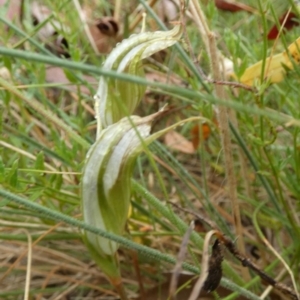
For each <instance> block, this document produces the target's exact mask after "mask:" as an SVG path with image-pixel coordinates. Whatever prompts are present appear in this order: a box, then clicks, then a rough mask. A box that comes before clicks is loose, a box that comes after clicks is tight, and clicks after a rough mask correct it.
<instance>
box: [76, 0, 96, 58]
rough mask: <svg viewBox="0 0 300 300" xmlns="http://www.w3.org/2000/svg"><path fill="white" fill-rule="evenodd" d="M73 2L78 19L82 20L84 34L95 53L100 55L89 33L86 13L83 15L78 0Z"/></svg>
mask: <svg viewBox="0 0 300 300" xmlns="http://www.w3.org/2000/svg"><path fill="white" fill-rule="evenodd" d="M73 3H74V6H75V8H76V10H77V12H78V15H79V18H80V20H81V22H82V25H83V28H84V31H85V34H86V36H87V38H88V40H89V42H90V44H91V46H92V48H93V50H94V51H95V53H96V54H97V55H100V52H99V50H98V48H97V46H96V43H95V40H94V38H93V36H92V34H91V31H90V28H89V25H88V23H87V20H86V15H85V13H84V11H83V10H82V7H81V5H80V3H79V1H78V0H73Z"/></svg>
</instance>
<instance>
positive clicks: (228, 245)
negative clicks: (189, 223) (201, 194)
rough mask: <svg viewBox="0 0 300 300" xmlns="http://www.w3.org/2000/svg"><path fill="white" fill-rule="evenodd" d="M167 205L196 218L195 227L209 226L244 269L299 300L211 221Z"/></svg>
mask: <svg viewBox="0 0 300 300" xmlns="http://www.w3.org/2000/svg"><path fill="white" fill-rule="evenodd" d="M169 203H170V204H172V205H173V206H175V207H177V208H178V209H180V210H182V211H185V212H187V213H189V214H192V215H193V216H195V217H196V218H197V220H195V225H197V223H198V224H199V222H204V223H205V224H207V225H209V226H210V227H211V228H212V229H213V230H214V231H215V235H216V237H217V239H218V240H219V241H220V243H222V244H223V245H224V246H225V247H226V249H227V250H228V251H229V252H230V253H231V254H232V255H233V256H234V257H235V258H236V259H237V260H239V261H240V262H241V264H242V265H243V266H244V267H247V268H249V269H251V270H253V271H254V272H255V273H256V274H257V275H258V276H259V277H260V278H261V279H262V280H263V281H265V282H266V283H267V284H269V285H272V286H273V287H274V288H275V289H277V290H278V291H280V292H282V293H283V294H285V295H287V296H288V297H289V298H290V299H293V300H299V298H298V296H297V294H296V292H295V291H294V290H293V289H292V288H290V287H289V286H287V285H286V284H284V283H281V282H278V281H276V280H275V279H273V278H272V277H270V276H269V275H268V274H266V273H265V272H264V271H263V270H261V269H260V268H259V267H258V266H257V265H256V264H255V263H254V262H252V260H251V259H250V258H248V257H246V256H245V255H244V254H242V253H241V252H240V251H239V250H238V249H237V248H236V246H235V245H234V242H233V241H232V240H231V239H230V238H229V237H227V236H226V235H225V234H224V233H222V232H221V231H220V230H219V229H218V227H217V225H216V224H215V223H214V222H213V221H211V220H209V219H207V218H205V217H204V216H202V215H199V214H197V213H195V212H193V211H191V210H188V209H184V208H182V207H180V206H179V205H177V204H175V203H172V202H169Z"/></svg>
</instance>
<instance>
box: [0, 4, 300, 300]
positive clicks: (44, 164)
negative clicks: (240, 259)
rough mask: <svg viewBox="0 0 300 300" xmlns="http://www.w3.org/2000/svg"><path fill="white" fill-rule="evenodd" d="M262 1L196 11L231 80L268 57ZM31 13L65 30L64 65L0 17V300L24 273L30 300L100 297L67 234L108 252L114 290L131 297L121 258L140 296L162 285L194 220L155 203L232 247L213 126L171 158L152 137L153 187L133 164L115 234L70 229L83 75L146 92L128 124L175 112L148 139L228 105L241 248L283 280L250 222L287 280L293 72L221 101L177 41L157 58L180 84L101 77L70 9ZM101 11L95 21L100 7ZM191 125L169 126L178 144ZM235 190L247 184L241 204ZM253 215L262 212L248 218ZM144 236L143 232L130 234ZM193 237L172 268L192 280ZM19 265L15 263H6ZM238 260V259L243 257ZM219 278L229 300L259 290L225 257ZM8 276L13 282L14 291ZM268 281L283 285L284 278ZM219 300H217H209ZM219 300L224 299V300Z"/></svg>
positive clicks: (85, 133)
mask: <svg viewBox="0 0 300 300" xmlns="http://www.w3.org/2000/svg"><path fill="white" fill-rule="evenodd" d="M102 2H103V3H104V2H105V3H106V1H102ZM141 2H142V4H143V5H145V4H144V1H141ZM272 2H273V1H247V3H248V4H249V5H252V6H253V7H255V8H256V10H257V13H256V14H248V13H246V12H240V13H236V14H233V13H229V12H222V11H219V10H217V9H216V8H215V7H214V5H213V4H212V3H213V2H212V1H211V3H209V5H208V6H204V13H205V15H206V17H207V19H208V24H209V26H210V29H211V30H213V31H214V32H215V33H216V34H217V46H218V48H219V49H220V50H221V52H222V53H223V55H224V56H226V57H228V58H230V59H231V60H232V61H233V63H234V70H235V73H236V75H237V76H241V75H242V74H243V72H244V70H245V69H246V68H247V67H248V66H250V65H251V64H254V63H255V62H257V61H259V60H261V59H263V58H266V57H267V56H268V55H270V50H271V49H272V46H273V42H272V41H267V39H266V34H267V30H269V29H270V28H271V26H273V24H274V22H275V20H274V16H277V17H278V15H276V13H277V14H278V13H280V8H278V7H276V5H274V7H273V5H272ZM289 2H290V3H291V2H292V1H289ZM44 3H45V4H46V5H48V6H49V7H51V9H52V15H51V17H50V18H49V19H47V21H46V23H51V22H52V20H57V21H58V22H60V23H62V24H63V25H64V26H67V27H68V28H69V32H68V33H67V34H66V33H65V32H62V34H65V37H66V38H67V40H68V43H69V53H70V55H71V58H70V59H64V58H59V57H56V56H55V55H54V54H52V53H51V52H50V51H49V50H47V49H46V47H45V45H43V43H42V42H41V41H40V39H39V38H38V36H37V33H36V31H37V29H36V28H35V27H34V26H33V25H32V23H31V22H30V19H29V18H28V14H25V15H24V18H25V19H24V21H23V24H19V23H18V22H15V21H11V20H8V19H7V17H6V15H5V14H4V13H3V14H2V15H1V16H0V28H1V32H2V35H1V38H0V44H1V46H0V54H1V57H0V67H1V68H4V67H5V68H7V70H8V72H9V74H10V77H9V78H6V77H3V76H0V120H1V122H0V220H1V221H0V226H1V232H0V240H1V245H0V247H1V252H2V253H5V257H2V258H1V265H0V287H1V288H0V290H1V292H0V297H1V298H3V299H16V297H19V298H18V299H21V298H22V295H23V294H24V286H25V275H26V272H27V271H28V272H30V273H31V285H30V290H31V292H30V293H31V295H35V296H37V295H39V294H41V293H42V294H43V295H59V294H60V293H63V292H66V293H67V291H68V289H69V288H70V287H73V288H72V289H71V290H70V292H69V294H68V295H69V296H73V297H74V296H82V297H84V296H86V295H92V296H91V297H97V296H99V295H101V293H102V292H101V291H100V288H101V287H103V289H105V290H110V292H113V289H112V288H111V287H110V286H109V285H108V283H107V281H106V280H105V279H104V276H103V274H102V273H101V271H100V270H98V269H97V267H96V266H95V264H94V263H93V261H92V259H91V258H90V256H89V254H88V251H87V250H86V248H85V246H84V244H83V242H82V240H81V237H80V229H86V230H90V231H92V232H94V233H97V234H100V235H102V236H105V237H107V238H110V239H113V240H115V241H118V242H119V243H120V244H121V252H120V257H121V262H122V263H121V269H122V274H123V277H124V278H125V287H126V289H127V290H131V291H136V293H137V294H138V290H139V286H138V278H139V277H138V275H137V274H136V270H135V268H134V263H133V261H134V258H133V257H134V254H133V250H136V251H137V253H138V259H139V263H138V266H139V269H140V274H141V275H140V276H141V279H142V281H143V282H144V285H145V287H151V286H156V285H157V281H158V280H159V278H160V277H161V276H162V277H163V278H164V277H165V274H164V272H165V271H171V270H172V268H173V264H174V263H175V262H176V255H177V253H178V249H179V247H180V242H181V238H182V236H183V235H184V232H185V230H186V228H187V227H188V224H189V223H190V221H191V220H192V219H193V218H194V217H193V216H192V215H187V214H184V213H183V212H181V211H178V210H177V209H176V208H174V207H172V206H171V205H169V204H168V202H166V201H172V202H176V203H177V204H178V205H180V206H182V207H185V208H189V209H191V210H193V211H194V212H197V213H199V214H202V215H205V216H206V217H208V218H210V219H211V220H213V221H214V222H215V223H216V224H217V225H218V226H219V227H220V229H221V230H222V231H223V232H224V233H226V234H227V235H228V236H230V237H231V238H232V239H233V240H234V239H235V238H238V237H236V236H235V228H234V222H233V218H232V216H231V206H230V201H229V200H230V199H229V198H228V196H227V192H226V181H225V173H226V172H225V166H224V162H223V156H222V154H223V153H222V145H221V141H220V132H219V129H218V125H212V126H211V134H210V137H209V138H208V140H206V141H204V142H201V143H200V146H199V149H198V150H197V151H196V152H195V153H194V154H184V153H180V152H177V151H174V150H172V149H170V148H168V147H166V146H165V144H164V142H163V140H162V139H161V140H160V141H157V142H155V143H153V144H152V145H151V146H150V147H149V149H150V152H151V153H152V155H153V158H154V161H155V162H156V166H157V169H158V170H159V173H160V176H161V178H162V179H163V180H162V183H163V186H161V184H159V182H158V181H157V180H155V179H156V175H155V170H154V168H153V166H152V164H151V162H150V160H149V158H148V156H147V155H145V154H142V155H141V156H140V157H139V158H138V162H137V166H136V168H135V172H134V179H133V180H134V181H133V185H132V189H133V191H132V207H133V208H132V210H133V211H132V215H131V219H130V221H129V223H128V228H127V231H126V232H125V234H124V237H119V236H115V235H113V234H110V233H107V232H102V231H101V230H99V229H97V228H92V227H91V226H88V225H87V224H85V223H84V222H83V221H81V207H80V181H81V172H82V168H83V166H84V160H85V156H86V153H87V151H88V149H89V147H90V145H91V144H92V143H93V142H94V141H95V134H96V131H95V128H96V122H95V120H94V117H93V114H92V113H91V110H92V109H93V99H92V96H93V95H94V94H95V92H96V91H95V86H94V85H92V84H91V82H87V81H86V80H85V78H84V76H83V75H89V76H91V77H92V78H94V80H93V81H94V82H98V80H99V76H105V77H107V78H117V79H120V80H125V81H128V82H135V83H139V84H142V85H147V86H148V87H149V88H150V92H151V94H147V95H146V96H145V99H143V100H142V102H141V104H140V106H139V108H138V109H137V112H136V114H138V115H140V116H145V115H148V114H150V113H152V112H155V111H157V109H158V107H161V106H162V105H163V104H165V103H169V105H170V106H171V107H172V108H175V112H174V113H173V114H172V115H169V116H166V117H164V118H163V119H162V120H159V122H158V123H157V124H155V126H154V130H155V131H157V130H159V129H161V128H163V127H166V126H168V125H170V124H173V123H175V122H176V121H178V120H181V119H185V118H188V117H191V116H198V115H199V114H200V115H201V116H203V117H204V118H206V119H208V120H209V121H210V122H211V123H212V124H213V121H214V107H215V106H216V105H217V106H226V107H228V108H231V109H233V110H234V111H235V112H236V114H237V119H238V128H236V127H235V125H234V122H233V121H232V120H231V121H232V122H231V123H230V128H231V136H232V143H233V146H234V148H233V149H234V151H233V153H232V155H233V158H234V167H235V173H236V175H237V186H238V188H237V192H238V199H239V204H240V213H241V218H242V222H243V230H244V238H245V241H246V245H247V251H248V250H251V248H252V247H255V248H256V249H257V252H258V253H259V256H260V260H259V261H258V263H259V265H260V266H261V268H262V269H264V270H266V271H267V273H268V274H269V275H270V276H271V277H273V278H276V276H277V275H278V274H279V273H280V272H282V271H283V270H284V267H283V265H282V264H280V263H279V261H278V259H277V258H276V257H275V256H274V255H273V254H272V253H271V252H270V249H268V247H267V246H265V244H264V243H263V242H262V240H261V239H260V238H259V236H258V233H257V231H256V228H255V226H256V227H257V226H259V228H260V230H262V232H263V234H264V236H265V237H266V238H267V239H268V241H269V242H270V243H271V244H272V245H273V246H274V247H275V248H276V250H277V252H278V253H280V255H281V256H282V257H283V259H284V260H285V261H286V263H287V265H289V267H290V268H291V270H292V272H293V274H294V276H295V281H296V283H298V282H299V281H300V278H299V263H300V261H299V257H300V255H299V253H300V219H299V211H300V205H299V199H300V188H299V182H300V152H299V147H300V144H299V133H300V130H299V126H300V103H299V89H298V86H299V68H297V67H296V68H295V70H293V71H290V72H289V73H288V75H287V76H286V77H285V79H284V81H283V82H281V83H279V84H274V85H270V86H268V87H267V88H265V87H264V86H257V89H258V92H257V93H252V92H249V91H247V90H244V89H239V90H238V92H233V89H232V88H230V87H226V92H227V94H228V98H229V99H219V98H218V97H216V96H215V94H214V85H213V84H211V83H209V82H207V81H205V80H204V79H203V78H202V76H201V74H200V73H199V72H198V69H197V66H196V62H195V61H194V60H193V58H192V56H191V54H190V53H188V52H189V51H188V50H189V49H188V46H187V43H186V42H184V41H182V42H181V43H179V44H178V45H177V46H174V47H172V48H171V49H168V50H167V52H166V58H165V60H164V61H163V65H164V66H165V67H167V68H168V69H169V72H170V74H176V76H178V78H180V80H181V83H182V84H178V85H174V84H173V85H172V84H169V83H161V82H149V81H148V80H147V79H144V78H139V77H135V76H129V75H126V74H118V73H116V72H113V71H105V70H102V69H101V65H102V63H103V61H104V59H105V56H104V55H101V56H97V55H96V54H95V53H94V52H93V49H92V47H91V46H90V44H89V42H88V40H87V38H86V36H85V33H84V31H83V27H82V24H81V21H80V19H79V17H78V14H77V13H76V10H75V8H74V5H73V2H72V1H64V2H63V3H61V1H44ZM275 4H276V3H275ZM98 5H99V7H100V6H101V4H100V3H99V4H98ZM131 5H132V7H131V8H130V9H129V5H127V6H126V8H127V9H128V11H127V12H126V14H124V18H125V15H126V18H128V20H129V21H130V20H131V18H132V16H131V15H130V14H131V12H132V11H133V8H134V7H135V4H131ZM26 8H27V10H28V9H30V1H25V9H26ZM104 10H105V11H109V8H107V7H106V8H105V9H104ZM99 11H101V8H99ZM263 12H264V13H263ZM152 18H154V19H155V20H156V21H157V23H156V25H155V26H157V27H156V28H157V29H160V28H161V27H163V26H166V25H164V24H163V23H162V22H161V20H159V18H158V16H157V15H156V14H153V11H152V10H149V11H148V28H149V30H150V28H151V27H150V26H151V24H150V21H149V20H150V19H152ZM71 20H72V21H71ZM74 20H75V21H74ZM159 21H160V22H159ZM277 21H278V20H277ZM43 25H45V24H43ZM167 25H168V26H169V24H167ZM152 26H153V25H152ZM163 29H165V28H163ZM186 30H187V33H188V36H189V38H190V43H191V45H192V51H193V53H194V54H195V57H197V58H199V66H200V67H201V68H202V69H203V72H204V73H205V74H208V73H209V72H210V69H209V62H208V60H207V53H205V48H204V45H203V42H202V40H201V38H200V37H199V33H198V31H197V28H196V26H195V25H194V23H192V21H191V20H189V19H188V21H187V28H186ZM298 35H299V28H297V27H295V28H294V29H293V30H292V31H289V32H288V33H287V34H285V35H283V36H282V38H280V40H279V41H278V42H277V45H276V47H275V50H274V51H275V53H279V52H281V51H283V50H284V49H285V48H286V46H288V45H289V44H291V43H292V42H293V41H294V40H296V39H297V37H298ZM47 65H53V66H57V67H60V68H62V69H63V70H64V72H65V74H66V76H67V78H68V79H69V81H70V82H71V83H72V84H74V85H75V89H74V90H72V92H70V91H69V90H68V88H69V84H62V83H61V82H59V81H58V82H57V83H51V84H49V83H47V82H46V79H45V78H46V72H47ZM147 67H149V64H148V63H147ZM149 68H150V70H152V71H151V72H154V71H153V70H155V71H157V69H158V67H154V66H152V65H151V64H150V67H149ZM2 70H3V69H2ZM161 72H163V71H161ZM167 76H168V74H166V77H167ZM84 86H85V87H87V88H88V90H89V94H88V95H87V94H86V93H84V92H82V91H81V90H80V88H81V87H84ZM157 99H160V101H161V102H160V103H158V101H157ZM149 100H151V101H149ZM176 109H177V110H176ZM194 125H195V123H192V124H191V123H187V124H185V125H184V126H182V127H179V128H177V129H176V130H177V132H179V133H181V134H182V135H183V136H185V137H186V138H187V139H188V140H191V133H190V130H191V128H192V127H193V126H194ZM238 149H241V150H242V152H243V157H244V160H245V162H246V173H247V176H248V177H247V178H244V177H243V176H242V175H241V166H240V160H239V157H238ZM153 177H154V182H152V180H151V178H153ZM246 183H247V184H248V185H249V187H250V191H249V194H248V193H247V191H246V189H245V184H246ZM165 191H166V192H165ZM8 200H9V201H8ZM262 203H265V204H263V205H262ZM259 205H262V206H261V207H260V209H259V210H258V211H256V213H255V214H254V212H255V210H256V208H257V207H258V206H259ZM254 224H256V225H255V226H254ZM144 227H145V228H149V231H147V230H146V231H145V232H144V231H143V228H144ZM129 231H130V233H129ZM28 235H30V236H31V237H32V241H30V240H29V239H28ZM39 237H40V238H41V239H40V240H38V242H37V245H35V246H33V247H32V249H33V254H32V262H31V268H30V269H26V259H25V258H26V257H27V248H28V247H29V246H30V245H31V244H32V243H34V242H35V241H36V240H37V239H38V238H39ZM202 237H203V234H200V236H199V234H197V233H194V234H193V235H192V237H191V243H190V248H189V251H190V254H189V255H187V257H186V263H185V264H184V268H185V269H187V270H189V271H191V272H193V273H197V272H199V270H200V268H201V266H200V261H201V260H200V253H201V249H202ZM12 249H13V250H12ZM129 249H131V250H129ZM193 253H194V255H193ZM20 255H24V257H25V258H24V259H23V260H21V261H20V262H17V263H16V264H15V265H13V264H14V262H15V261H16V260H17V259H18V257H20ZM247 255H248V256H250V257H251V254H250V252H249V251H248V252H247ZM47 258H48V260H47ZM251 258H252V259H253V260H255V258H254V257H251ZM43 259H44V260H43ZM10 267H11V269H10ZM223 269H224V277H223V280H222V282H221V285H222V286H223V287H226V288H228V289H229V290H230V291H232V292H240V293H241V294H243V295H244V297H246V298H248V299H259V297H258V296H256V295H260V294H261V293H262V292H263V291H264V289H265V286H264V285H263V284H261V282H260V281H259V280H258V279H257V277H255V274H252V273H251V278H252V281H251V282H250V283H248V285H247V286H246V287H244V288H242V287H243V285H244V284H245V280H244V279H242V277H241V268H240V267H239V265H238V263H236V261H235V260H234V259H233V258H232V257H231V256H230V255H226V258H225V262H224V263H223ZM6 272H7V273H6ZM51 272H52V273H51ZM82 274H83V275H82ZM4 275H5V278H3V277H4ZM56 276H57V277H56ZM59 276H62V277H59ZM80 276H82V277H80ZM16 278H17V282H18V283H17V284H14V280H16ZM59 278H60V279H59ZM82 278H83V279H82ZM99 278H100V279H99ZM75 279H76V280H77V281H76V280H75ZM126 279H127V280H126ZM129 279H132V280H131V281H130V280H129ZM59 280H60V281H59ZM74 280H75V281H74ZM280 280H282V281H283V282H285V283H287V284H291V280H290V277H289V276H288V275H287V273H286V274H284V275H283V277H282V278H281V279H280ZM16 285H17V286H16ZM73 285H74V286H73ZM299 288H300V286H299V284H298V289H299ZM55 293H56V294H55ZM16 295H18V296H16ZM273 296H274V294H272V295H271V296H269V299H272V297H273ZM220 297H221V298H222V299H225V296H224V295H222V294H221V295H220ZM230 297H231V298H230ZM233 298H234V296H227V297H226V299H227V300H228V299H233ZM278 299H279V298H278ZM280 299H281V298H280Z"/></svg>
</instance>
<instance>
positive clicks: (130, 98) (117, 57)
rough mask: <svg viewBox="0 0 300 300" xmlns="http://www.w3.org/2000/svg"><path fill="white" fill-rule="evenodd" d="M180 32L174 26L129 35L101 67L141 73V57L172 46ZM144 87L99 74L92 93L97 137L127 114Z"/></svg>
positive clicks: (129, 113) (140, 95) (132, 109)
mask: <svg viewBox="0 0 300 300" xmlns="http://www.w3.org/2000/svg"><path fill="white" fill-rule="evenodd" d="M181 35H182V27H181V26H180V25H176V26H175V27H174V28H173V29H172V30H170V31H155V32H144V33H140V34H135V35H132V36H130V37H129V38H128V39H126V40H124V41H122V42H121V43H120V44H118V45H117V46H116V48H115V49H114V50H113V51H112V52H111V53H110V55H109V56H108V58H107V59H106V61H105V63H104V65H103V69H105V70H114V71H117V72H119V73H121V72H122V73H127V74H130V75H136V76H143V75H144V73H143V69H142V66H141V60H142V59H144V58H147V57H149V56H151V55H152V54H154V53H156V52H158V51H160V50H163V49H165V48H167V47H170V46H172V45H174V44H175V43H176V42H177V41H178V40H179V39H180V37H181ZM145 89H146V87H144V86H141V85H140V84H137V83H132V82H124V81H120V80H118V79H114V78H105V77H103V76H102V77H101V78H100V82H99V87H98V91H97V94H96V95H95V97H94V99H95V110H96V118H97V123H98V125H97V137H98V136H99V134H100V131H101V130H102V129H104V128H106V127H107V126H109V125H111V124H113V123H116V122H118V121H119V120H121V119H122V118H123V117H125V116H130V115H131V114H132V113H133V111H134V110H135V108H136V107H137V105H138V103H139V101H140V100H141V98H142V96H143V95H144V92H145Z"/></svg>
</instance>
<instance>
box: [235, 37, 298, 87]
mask: <svg viewBox="0 0 300 300" xmlns="http://www.w3.org/2000/svg"><path fill="white" fill-rule="evenodd" d="M290 56H291V57H292V58H293V59H294V60H295V63H299V62H300V37H299V38H298V39H297V40H296V41H295V42H294V43H292V44H291V45H290V46H289V47H288V52H287V51H284V52H282V53H280V54H277V55H274V56H270V57H268V58H267V59H266V63H265V71H264V80H266V81H269V82H271V83H277V82H280V81H282V80H283V78H284V76H285V74H286V68H288V69H293V62H292V61H291V59H290ZM262 65H263V61H262V60H261V61H259V62H257V63H256V64H254V65H252V66H250V67H249V68H247V69H246V70H245V72H244V74H243V75H242V77H241V78H240V81H241V83H243V84H246V85H249V86H252V85H253V84H254V82H255V81H258V82H259V81H260V78H261V72H262Z"/></svg>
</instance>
